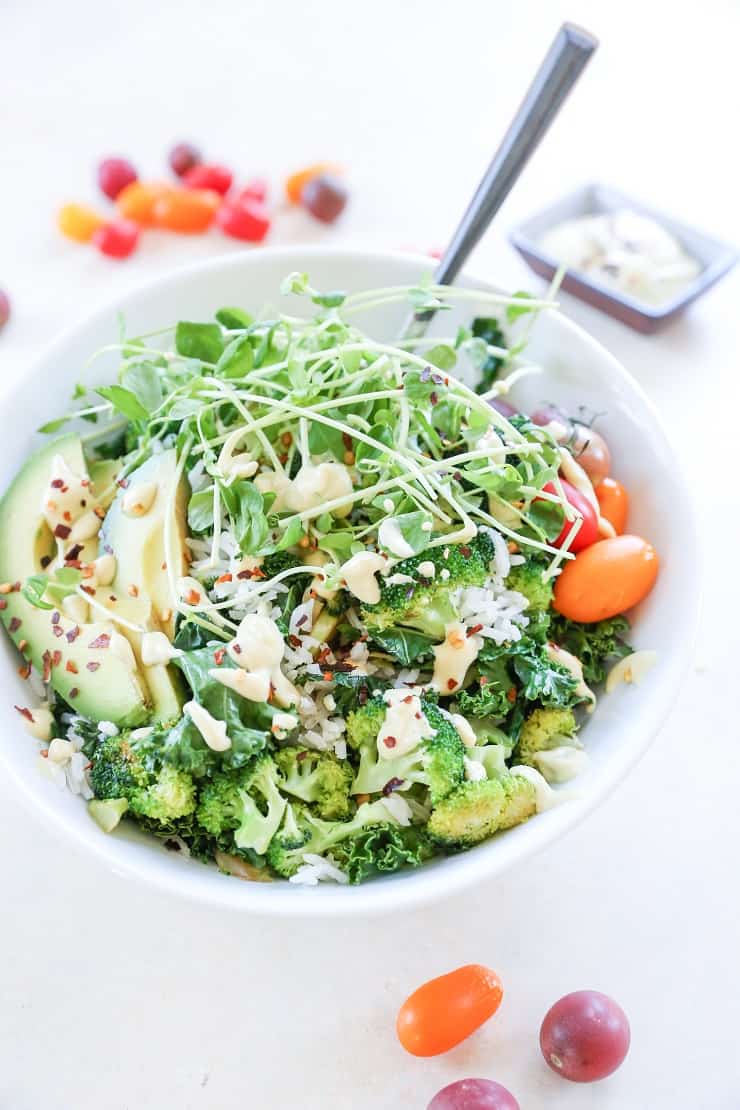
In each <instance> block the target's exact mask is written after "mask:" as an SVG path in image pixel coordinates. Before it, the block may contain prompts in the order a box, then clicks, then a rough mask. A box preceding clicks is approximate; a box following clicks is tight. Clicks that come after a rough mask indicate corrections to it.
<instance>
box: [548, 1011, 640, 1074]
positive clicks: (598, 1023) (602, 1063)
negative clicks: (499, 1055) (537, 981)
mask: <svg viewBox="0 0 740 1110" xmlns="http://www.w3.org/2000/svg"><path fill="white" fill-rule="evenodd" d="M629 1047H630V1026H629V1022H628V1021H627V1015H626V1014H625V1012H624V1010H623V1009H622V1008H621V1006H618V1005H617V1003H616V1002H615V1001H614V999H613V998H610V997H609V995H608V994H601V992H600V991H574V992H573V994H566V995H565V997H564V998H561V999H560V1000H559V1001H558V1002H556V1003H555V1005H554V1006H552V1007H551V1008H550V1009H549V1010H548V1012H547V1013H546V1014H545V1020H544V1021H543V1022H542V1028H541V1029H540V1048H541V1049H542V1055H543V1056H544V1057H545V1060H546V1062H547V1063H548V1064H549V1066H550V1067H551V1068H552V1070H553V1071H554V1072H557V1074H558V1075H562V1077H563V1078H564V1079H570V1080H571V1081H572V1082H573V1083H594V1082H595V1081H596V1080H598V1079H606V1077H607V1075H611V1074H612V1072H614V1071H616V1070H617V1068H618V1067H619V1065H620V1064H621V1063H622V1061H623V1060H624V1058H625V1056H626V1055H627V1052H628V1051H629Z"/></svg>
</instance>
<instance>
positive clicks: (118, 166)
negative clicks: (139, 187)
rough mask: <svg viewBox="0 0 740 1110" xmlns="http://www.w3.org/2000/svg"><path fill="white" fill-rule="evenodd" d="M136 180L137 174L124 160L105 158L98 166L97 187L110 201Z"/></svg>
mask: <svg viewBox="0 0 740 1110" xmlns="http://www.w3.org/2000/svg"><path fill="white" fill-rule="evenodd" d="M138 178H139V175H138V173H137V172H136V170H135V169H134V167H133V166H132V165H131V163H130V162H129V161H128V160H127V159H126V158H106V159H105V160H104V161H102V162H101V163H100V165H99V166H98V185H99V186H100V188H101V189H102V190H103V192H104V193H105V195H106V196H107V197H110V199H111V200H115V199H116V197H117V196H118V194H119V193H120V192H121V190H122V189H125V188H126V186H127V185H130V184H131V183H132V182H133V181H137V180H138Z"/></svg>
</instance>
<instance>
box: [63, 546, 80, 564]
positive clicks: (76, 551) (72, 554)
mask: <svg viewBox="0 0 740 1110" xmlns="http://www.w3.org/2000/svg"><path fill="white" fill-rule="evenodd" d="M81 551H82V544H81V543H76V544H73V546H72V547H70V549H69V551H68V552H67V554H66V555H65V556H64V561H65V563H71V562H72V561H73V560H74V559H77V558H79V555H80V552H81Z"/></svg>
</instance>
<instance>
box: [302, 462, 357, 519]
mask: <svg viewBox="0 0 740 1110" xmlns="http://www.w3.org/2000/svg"><path fill="white" fill-rule="evenodd" d="M353 492H354V487H353V485H352V476H351V474H350V472H349V470H348V469H347V467H346V466H344V464H343V463H336V462H331V463H326V462H325V463H319V464H318V466H314V465H313V463H306V464H305V465H304V466H302V467H301V469H300V470H299V471H298V473H297V474H296V476H295V478H294V479H293V481H292V482H291V483H290V489H289V490H288V493H287V505H288V508H289V509H293V511H294V512H296V513H301V512H303V511H304V509H316V508H318V507H319V506H320V505H323V504H324V502H326V501H333V500H335V499H336V498H338V497H351V496H352V493H353ZM351 509H352V506H351V505H340V506H338V507H337V508H335V509H332V514H333V515H334V516H336V517H345V516H347V515H348V514H349V513H350V511H351Z"/></svg>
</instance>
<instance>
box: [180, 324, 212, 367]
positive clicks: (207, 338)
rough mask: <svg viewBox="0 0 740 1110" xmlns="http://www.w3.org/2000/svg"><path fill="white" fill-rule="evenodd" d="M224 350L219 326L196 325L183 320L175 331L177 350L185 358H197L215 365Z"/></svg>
mask: <svg viewBox="0 0 740 1110" xmlns="http://www.w3.org/2000/svg"><path fill="white" fill-rule="evenodd" d="M223 349H224V341H223V336H222V334H221V328H220V327H219V326H218V324H194V323H190V322H189V321H187V320H181V321H180V323H179V324H178V325H177V328H176V329H175V350H176V351H177V353H178V354H179V355H182V356H183V358H197V359H198V360H199V361H200V362H209V363H212V364H213V365H215V364H216V363H217V362H218V360H219V359H220V357H221V354H222V352H223Z"/></svg>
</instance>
